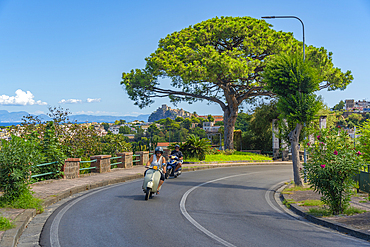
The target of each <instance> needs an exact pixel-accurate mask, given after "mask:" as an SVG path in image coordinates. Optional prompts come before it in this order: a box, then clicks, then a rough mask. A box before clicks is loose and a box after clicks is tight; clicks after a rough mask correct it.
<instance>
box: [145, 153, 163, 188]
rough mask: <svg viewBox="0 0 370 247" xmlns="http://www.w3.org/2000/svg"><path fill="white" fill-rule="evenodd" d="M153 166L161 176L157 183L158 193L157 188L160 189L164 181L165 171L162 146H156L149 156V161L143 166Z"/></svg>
mask: <svg viewBox="0 0 370 247" xmlns="http://www.w3.org/2000/svg"><path fill="white" fill-rule="evenodd" d="M153 166H157V167H158V170H159V171H160V173H161V178H160V181H159V184H158V190H157V194H159V190H160V189H161V186H162V184H163V182H164V179H165V176H164V174H165V173H166V159H165V158H164V157H163V149H162V147H156V148H155V150H154V154H153V155H152V156H151V157H150V159H149V161H148V162H147V163H146V166H145V168H151V167H153ZM145 174H146V171H145V173H144V176H145Z"/></svg>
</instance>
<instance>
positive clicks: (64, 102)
mask: <svg viewBox="0 0 370 247" xmlns="http://www.w3.org/2000/svg"><path fill="white" fill-rule="evenodd" d="M58 103H59V104H80V103H82V100H80V99H67V100H65V99H62V100H61V101H59V102H58Z"/></svg>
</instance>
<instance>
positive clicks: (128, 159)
mask: <svg viewBox="0 0 370 247" xmlns="http://www.w3.org/2000/svg"><path fill="white" fill-rule="evenodd" d="M132 155H133V153H132V152H123V153H117V156H121V158H119V159H117V162H122V163H121V164H118V165H117V168H130V167H132V165H133V163H132Z"/></svg>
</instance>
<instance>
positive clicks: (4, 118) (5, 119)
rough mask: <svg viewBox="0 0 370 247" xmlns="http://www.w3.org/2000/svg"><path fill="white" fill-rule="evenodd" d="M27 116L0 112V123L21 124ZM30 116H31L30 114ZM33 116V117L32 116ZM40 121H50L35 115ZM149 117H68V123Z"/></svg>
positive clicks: (44, 116) (21, 113) (23, 112)
mask: <svg viewBox="0 0 370 247" xmlns="http://www.w3.org/2000/svg"><path fill="white" fill-rule="evenodd" d="M27 115H29V113H28V112H25V111H20V112H8V111H5V110H0V123H20V122H22V117H23V116H27ZM31 115H32V114H31ZM34 116H35V115H34ZM37 116H38V117H39V118H40V119H42V120H45V121H47V120H50V118H49V117H48V116H47V115H45V114H41V115H37ZM148 117H149V115H139V116H137V117H133V116H93V115H70V116H69V119H70V121H77V122H80V123H81V122H108V123H112V122H114V121H115V120H120V119H122V120H126V122H132V121H134V120H139V121H144V122H147V121H148Z"/></svg>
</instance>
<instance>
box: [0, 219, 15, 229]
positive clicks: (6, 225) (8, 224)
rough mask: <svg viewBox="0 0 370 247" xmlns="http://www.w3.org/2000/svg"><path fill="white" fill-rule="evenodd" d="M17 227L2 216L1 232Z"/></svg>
mask: <svg viewBox="0 0 370 247" xmlns="http://www.w3.org/2000/svg"><path fill="white" fill-rule="evenodd" d="M14 227H15V224H14V223H13V222H11V221H10V220H9V219H7V218H5V217H2V216H0V231H6V230H9V229H12V228H14Z"/></svg>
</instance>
